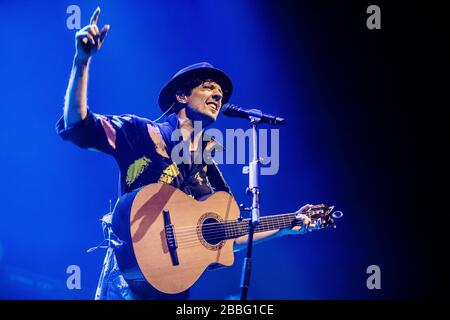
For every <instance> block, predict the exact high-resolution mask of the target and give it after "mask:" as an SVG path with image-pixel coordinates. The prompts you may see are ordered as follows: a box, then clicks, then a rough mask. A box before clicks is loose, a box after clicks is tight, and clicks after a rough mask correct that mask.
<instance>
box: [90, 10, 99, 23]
mask: <svg viewBox="0 0 450 320" xmlns="http://www.w3.org/2000/svg"><path fill="white" fill-rule="evenodd" d="M99 15H100V7H97V9H95V11H94V13H93V14H92V17H91V22H90V24H97V21H98V16H99Z"/></svg>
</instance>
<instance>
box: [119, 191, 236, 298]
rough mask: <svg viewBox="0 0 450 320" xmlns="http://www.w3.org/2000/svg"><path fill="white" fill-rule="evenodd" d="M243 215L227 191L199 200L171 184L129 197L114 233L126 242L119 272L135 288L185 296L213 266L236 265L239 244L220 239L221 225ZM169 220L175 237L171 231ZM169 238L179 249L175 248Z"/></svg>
mask: <svg viewBox="0 0 450 320" xmlns="http://www.w3.org/2000/svg"><path fill="white" fill-rule="evenodd" d="M163 211H166V214H165V215H166V218H165V217H164V214H163ZM167 213H168V214H167ZM239 214H240V211H239V207H238V205H237V203H236V201H235V200H234V198H233V197H232V196H231V195H230V194H228V193H226V192H217V193H214V194H213V195H212V196H210V197H209V198H208V199H206V200H204V201H197V200H195V199H193V198H192V197H190V196H188V195H186V194H185V193H184V192H182V191H181V190H179V189H176V188H174V187H172V186H170V185H167V184H160V183H155V184H151V185H148V186H146V187H144V188H142V189H140V190H139V191H137V192H132V193H129V194H126V195H125V196H123V197H122V198H121V199H120V200H119V202H118V204H117V206H116V208H115V210H114V215H113V221H112V224H113V231H114V232H115V234H116V235H117V236H118V237H119V238H120V239H121V240H123V241H125V244H123V245H122V246H120V247H119V248H117V249H116V250H115V254H116V258H117V262H118V265H119V268H120V270H121V272H122V274H123V276H124V277H125V279H126V280H127V282H128V283H129V284H130V287H132V288H133V286H136V285H138V286H142V285H143V284H145V285H151V287H152V289H156V290H157V291H160V292H163V293H166V294H176V293H179V292H182V291H185V290H187V289H188V288H189V287H191V286H192V285H193V284H194V283H195V282H196V281H197V280H198V278H199V277H200V276H201V275H202V273H203V272H204V271H205V269H206V268H207V267H208V266H211V265H213V266H214V265H221V266H231V265H232V264H233V262H234V252H233V244H234V239H228V240H220V239H222V238H221V236H223V235H220V236H219V237H217V236H215V234H216V233H218V232H219V233H220V232H221V230H220V229H217V228H215V226H217V225H218V222H223V221H228V220H236V219H237V218H238V217H239ZM167 215H168V216H169V217H170V224H171V225H172V226H173V229H172V230H173V234H172V233H170V232H168V229H167V225H168V223H167ZM213 227H214V228H213ZM212 231H214V232H212ZM168 239H169V240H172V239H173V240H174V242H172V244H173V243H176V245H175V246H173V245H172V246H171V247H170V243H169V242H168ZM173 252H175V254H176V260H174V258H173Z"/></svg>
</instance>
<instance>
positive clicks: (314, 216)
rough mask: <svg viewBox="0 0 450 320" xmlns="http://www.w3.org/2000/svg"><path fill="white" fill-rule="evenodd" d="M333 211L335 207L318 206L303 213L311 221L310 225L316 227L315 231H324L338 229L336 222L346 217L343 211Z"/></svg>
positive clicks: (312, 206)
mask: <svg viewBox="0 0 450 320" xmlns="http://www.w3.org/2000/svg"><path fill="white" fill-rule="evenodd" d="M333 210H334V206H327V205H325V204H318V205H311V206H308V208H307V210H305V211H302V212H301V213H302V214H304V215H305V216H307V217H308V218H309V219H310V220H311V223H310V225H314V226H315V227H314V229H322V228H326V227H330V226H333V227H336V226H335V221H336V220H337V219H339V218H342V216H343V215H344V214H343V213H342V211H333Z"/></svg>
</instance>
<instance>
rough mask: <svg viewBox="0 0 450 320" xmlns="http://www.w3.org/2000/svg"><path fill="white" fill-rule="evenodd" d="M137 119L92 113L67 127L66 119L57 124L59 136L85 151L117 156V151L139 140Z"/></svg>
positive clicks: (129, 116)
mask: <svg viewBox="0 0 450 320" xmlns="http://www.w3.org/2000/svg"><path fill="white" fill-rule="evenodd" d="M136 122H137V119H136V117H134V116H132V115H121V116H115V115H100V114H96V113H93V112H91V111H90V110H89V109H88V113H87V116H86V118H85V119H83V120H81V121H79V122H77V123H75V124H74V125H72V126H70V127H65V123H64V117H61V118H60V119H59V120H58V122H57V123H56V132H57V134H58V135H59V136H60V137H61V138H62V139H63V140H65V141H71V142H73V143H74V144H76V145H78V146H79V147H81V148H84V149H94V150H96V151H100V152H104V153H107V154H111V155H115V154H116V153H117V149H118V148H119V147H120V148H126V147H131V146H132V145H135V144H136V139H138V138H139V134H138V129H139V128H138V124H137V123H136Z"/></svg>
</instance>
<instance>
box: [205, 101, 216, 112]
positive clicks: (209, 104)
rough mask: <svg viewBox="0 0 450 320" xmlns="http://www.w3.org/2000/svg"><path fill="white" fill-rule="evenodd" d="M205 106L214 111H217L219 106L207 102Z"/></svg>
mask: <svg viewBox="0 0 450 320" xmlns="http://www.w3.org/2000/svg"><path fill="white" fill-rule="evenodd" d="M207 105H208V106H209V107H210V108H211V109H213V110H214V111H219V106H218V105H217V104H215V103H213V102H209V103H207Z"/></svg>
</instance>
